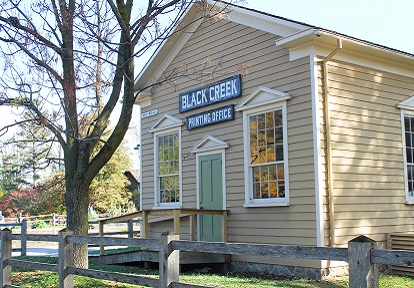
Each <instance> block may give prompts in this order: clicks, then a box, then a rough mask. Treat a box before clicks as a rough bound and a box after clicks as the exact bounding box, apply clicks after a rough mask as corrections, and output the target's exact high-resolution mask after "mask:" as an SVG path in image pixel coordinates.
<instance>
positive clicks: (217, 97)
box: [178, 74, 241, 113]
mask: <svg viewBox="0 0 414 288" xmlns="http://www.w3.org/2000/svg"><path fill="white" fill-rule="evenodd" d="M240 95H241V75H240V74H238V75H235V76H233V77H230V78H226V79H224V80H221V81H218V82H216V83H213V84H209V85H206V86H203V87H200V88H196V89H193V90H190V91H186V92H182V93H180V94H179V96H178V97H179V111H180V113H182V112H185V111H189V110H192V109H196V108H199V107H203V106H207V105H210V104H213V103H217V102H221V101H226V100H229V99H232V98H236V97H239V96H240Z"/></svg>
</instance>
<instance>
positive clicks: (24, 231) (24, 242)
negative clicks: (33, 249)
mask: <svg viewBox="0 0 414 288" xmlns="http://www.w3.org/2000/svg"><path fill="white" fill-rule="evenodd" d="M21 225H22V226H21V229H20V235H21V239H20V241H21V244H20V245H21V252H20V255H22V256H26V254H27V220H23V221H22V224H21Z"/></svg>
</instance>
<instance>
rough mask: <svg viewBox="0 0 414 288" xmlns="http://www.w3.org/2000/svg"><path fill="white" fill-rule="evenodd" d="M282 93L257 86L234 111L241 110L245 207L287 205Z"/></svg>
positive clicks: (284, 102) (283, 97)
mask: <svg viewBox="0 0 414 288" xmlns="http://www.w3.org/2000/svg"><path fill="white" fill-rule="evenodd" d="M288 99H290V96H289V95H288V94H286V93H284V92H281V91H277V90H273V89H269V88H266V87H259V88H258V89H256V90H255V91H254V92H253V93H252V94H250V95H249V96H247V97H246V98H245V99H244V100H243V101H242V102H241V103H240V104H239V105H237V107H236V110H237V111H243V134H244V153H245V155H244V168H245V172H244V173H245V204H244V207H260V206H287V205H289V173H288V161H287V159H288V149H287V148H288V147H287V113H286V100H288Z"/></svg>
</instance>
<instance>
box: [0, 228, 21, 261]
mask: <svg viewBox="0 0 414 288" xmlns="http://www.w3.org/2000/svg"><path fill="white" fill-rule="evenodd" d="M16 226H20V233H21V237H20V248H17V249H16V250H18V251H20V255H24V256H25V255H26V253H27V238H26V236H27V221H26V220H23V221H22V222H20V223H1V224H0V229H2V228H3V227H16ZM0 242H1V241H0Z"/></svg>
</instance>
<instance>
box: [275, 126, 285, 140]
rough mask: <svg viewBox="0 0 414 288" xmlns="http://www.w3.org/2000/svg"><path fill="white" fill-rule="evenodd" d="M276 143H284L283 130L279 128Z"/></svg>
mask: <svg viewBox="0 0 414 288" xmlns="http://www.w3.org/2000/svg"><path fill="white" fill-rule="evenodd" d="M275 142H276V143H283V128H277V129H276V133H275Z"/></svg>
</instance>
